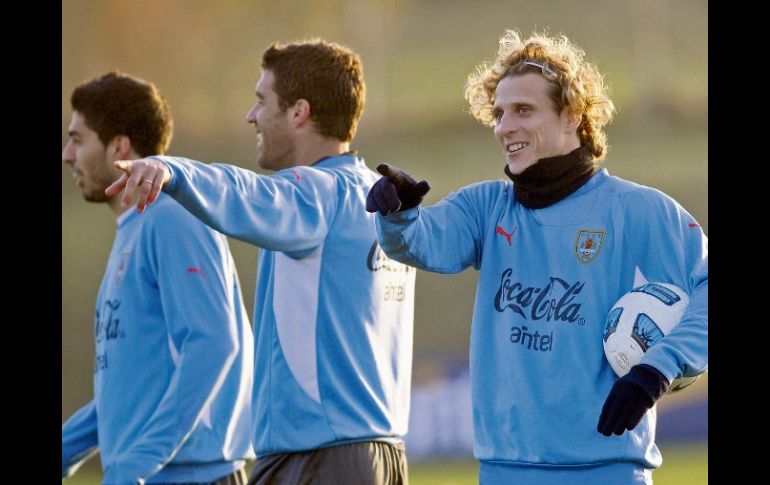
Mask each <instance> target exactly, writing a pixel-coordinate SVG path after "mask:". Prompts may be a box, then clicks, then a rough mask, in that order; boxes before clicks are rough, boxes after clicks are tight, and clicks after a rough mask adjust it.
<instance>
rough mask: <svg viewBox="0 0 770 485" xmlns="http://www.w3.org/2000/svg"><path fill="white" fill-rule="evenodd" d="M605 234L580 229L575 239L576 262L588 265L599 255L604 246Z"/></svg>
mask: <svg viewBox="0 0 770 485" xmlns="http://www.w3.org/2000/svg"><path fill="white" fill-rule="evenodd" d="M604 236H605V232H604V231H600V230H595V229H581V230H579V231H578V233H577V239H575V256H577V259H578V261H580V262H581V263H583V264H588V263H590V262H591V261H593V260H594V259H596V256H598V255H599V252H601V250H602V246H604Z"/></svg>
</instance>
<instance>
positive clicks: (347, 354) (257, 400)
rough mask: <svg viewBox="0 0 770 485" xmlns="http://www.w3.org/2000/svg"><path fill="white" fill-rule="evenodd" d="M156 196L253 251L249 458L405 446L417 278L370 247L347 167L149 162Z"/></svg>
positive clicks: (337, 163) (370, 232) (360, 189)
mask: <svg viewBox="0 0 770 485" xmlns="http://www.w3.org/2000/svg"><path fill="white" fill-rule="evenodd" d="M157 158H158V159H159V160H162V161H163V162H165V163H166V164H167V166H168V167H169V168H170V169H171V172H172V177H171V180H170V182H169V184H168V185H167V186H166V188H165V189H164V190H165V191H166V193H168V194H169V195H171V196H172V197H174V198H175V199H176V200H177V201H178V202H179V203H180V204H182V205H183V206H184V207H185V208H187V209H188V210H189V211H190V212H192V213H193V214H194V215H195V216H196V217H199V218H200V219H201V220H203V221H204V222H206V223H207V224H209V225H210V226H211V227H213V228H215V229H216V230H218V231H221V232H223V233H224V234H227V235H229V236H232V237H235V238H238V239H241V240H243V241H246V242H249V243H251V244H254V245H256V246H259V247H260V248H262V250H261V251H260V258H259V269H258V277H257V287H256V295H255V301H254V318H253V319H254V336H255V339H256V351H255V360H254V397H253V418H254V424H253V426H254V427H253V433H254V434H253V442H254V448H255V451H256V453H257V455H258V456H264V455H269V454H273V453H281V452H297V451H303V450H310V449H316V448H321V447H325V446H330V445H337V444H342V443H350V442H357V441H369V440H374V441H385V442H391V443H397V442H400V441H402V437H403V435H404V434H405V433H406V430H407V423H408V414H409V391H410V383H411V367H412V323H413V311H414V279H415V270H414V269H413V268H410V267H408V266H406V265H403V264H400V263H397V262H395V261H392V260H390V259H388V258H387V256H385V254H384V253H383V252H382V251H381V250H380V248H379V246H378V245H377V243H376V236H375V226H374V216H373V215H372V214H369V213H368V212H366V210H365V208H364V207H365V203H366V194H367V193H368V192H369V189H370V188H371V186H372V185H373V184H374V182H375V181H376V180H377V179H378V178H379V175H378V174H376V173H375V172H372V171H371V170H369V169H368V168H367V167H366V165H365V164H364V161H363V160H362V159H360V158H358V157H356V156H352V155H341V156H337V157H329V158H324V159H321V160H319V161H318V162H316V163H315V164H314V165H313V166H311V167H306V166H297V167H293V168H289V169H285V170H280V171H278V172H276V173H275V174H273V175H270V176H265V175H258V174H256V173H254V172H251V171H248V170H244V169H241V168H238V167H234V166H230V165H222V164H211V165H208V164H203V163H200V162H194V161H191V160H186V159H181V158H174V157H157Z"/></svg>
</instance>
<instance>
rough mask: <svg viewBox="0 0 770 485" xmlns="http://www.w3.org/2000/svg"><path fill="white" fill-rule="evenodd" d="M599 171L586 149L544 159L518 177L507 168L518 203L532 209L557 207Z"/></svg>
mask: <svg viewBox="0 0 770 485" xmlns="http://www.w3.org/2000/svg"><path fill="white" fill-rule="evenodd" d="M598 170H599V167H598V164H596V163H594V161H593V157H591V153H590V152H589V151H588V148H586V147H582V146H581V147H579V148H576V149H574V150H573V151H571V152H569V153H567V154H566V155H559V156H556V157H548V158H541V159H540V160H538V161H537V163H535V164H534V165H530V166H529V167H527V168H526V169H524V171H523V172H521V173H520V174H518V175H513V174H512V173H511V171H510V170H509V169H508V165H507V164H506V165H505V174H506V175H507V176H508V177H510V178H511V180H513V184H514V185H513V188H514V193H515V195H516V200H518V201H519V203H521V205H523V206H524V207H527V208H529V209H542V208H544V207H548V206H549V205H552V204H555V203H557V202H559V201H560V200H562V199H564V198H565V197H567V196H568V195H570V194H571V193H573V192H574V191H576V190H577V189H579V188H580V186H582V185H583V184H584V183H586V181H587V180H588V179H589V178H591V176H592V175H593V174H595V173H596V172H597V171H598Z"/></svg>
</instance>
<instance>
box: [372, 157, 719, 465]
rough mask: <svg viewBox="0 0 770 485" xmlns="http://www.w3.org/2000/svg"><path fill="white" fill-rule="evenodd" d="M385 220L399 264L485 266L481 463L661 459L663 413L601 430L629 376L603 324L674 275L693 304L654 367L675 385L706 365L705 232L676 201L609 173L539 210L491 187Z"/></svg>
mask: <svg viewBox="0 0 770 485" xmlns="http://www.w3.org/2000/svg"><path fill="white" fill-rule="evenodd" d="M377 228H378V238H379V241H380V244H381V246H382V248H383V250H384V251H385V252H386V253H387V254H388V255H389V256H390V257H391V258H393V259H395V260H397V261H401V262H403V263H406V264H409V265H412V266H415V267H417V268H421V269H424V270H426V271H433V272H439V273H455V272H459V271H462V270H463V269H465V268H467V267H469V266H472V267H474V268H476V269H477V270H478V271H479V282H478V287H477V291H476V300H475V304H474V311H473V321H472V328H471V342H470V371H471V387H472V402H473V419H474V429H475V443H474V454H475V456H476V458H477V459H479V460H481V461H482V463H483V462H484V461H488V462H490V463H492V462H494V463H503V464H507V465H510V466H512V467H516V466H522V467H525V466H530V467H531V466H533V465H534V466H543V467H547V466H551V467H552V466H554V465H557V466H558V465H588V464H607V463H622V462H626V463H629V462H630V463H638V464H639V465H641V466H642V467H644V468H654V467H657V466H659V465H660V463H661V456H660V453H659V450H658V448H657V447H656V446H655V443H654V438H655V420H656V414H655V408H654V407H653V409H651V410H650V411H648V412H647V413H646V414H645V416H644V417H643V418H642V421H641V423H640V424H639V425H638V426H637V427H636V428H634V429H633V430H632V431H629V432H626V433H624V434H623V435H621V436H611V437H605V436H603V435H601V434H600V433H598V432H597V430H596V426H597V422H598V419H599V414H600V412H601V409H602V405H603V404H604V401H605V399H606V398H607V395H608V394H609V391H610V388H611V387H612V385H613V384H614V383H615V381H616V380H617V376H616V375H615V374H614V372H613V371H612V369H611V367H610V365H609V363H608V362H607V361H606V358H605V356H604V352H603V346H602V332H603V328H604V323H605V321H606V318H607V313H608V312H609V310H610V308H611V307H612V305H613V304H614V303H615V301H617V299H618V298H619V297H620V296H621V295H623V294H624V293H626V292H628V291H629V290H631V289H632V288H633V287H634V281H635V278H639V277H640V276H641V277H643V278H646V279H647V280H648V281H655V282H668V283H673V284H675V285H677V286H679V287H681V288H683V289H684V290H685V291H687V293H688V294H689V295H690V299H691V302H690V305H689V307H688V309H687V311H686V312H685V314H684V316H683V317H682V320H681V321H680V323H679V324H678V325H677V326H676V327H675V329H674V330H673V331H672V332H670V333H669V334H668V335H666V336H665V337H664V338H663V339H661V340H660V341H659V342H658V343H657V344H656V345H655V346H653V347H651V348H650V349H649V350H648V351H647V353H646V354H645V355H644V358H643V359H642V363H644V364H649V365H652V366H653V367H655V368H656V369H658V370H660V371H661V373H663V375H665V376H666V378H667V379H669V381H671V380H672V379H674V378H676V377H679V376H693V375H697V374H699V373H701V372H703V371H705V370H706V368H707V363H708V361H707V357H708V355H707V338H708V323H707V322H708V311H707V302H708V255H707V238H706V236H705V235H704V234H703V232H702V230H701V227H700V225H699V224H698V223H697V222H696V221H695V220H694V219H693V217H692V216H690V214H688V213H687V212H686V211H685V210H684V209H683V208H682V207H680V206H679V205H678V204H677V203H676V202H675V201H674V200H673V199H671V198H670V197H668V196H666V195H665V194H663V193H662V192H660V191H658V190H655V189H652V188H649V187H644V186H641V185H637V184H634V183H631V182H628V181H625V180H622V179H619V178H617V177H613V176H610V175H609V174H608V173H607V171H606V170H601V171H599V172H597V173H596V174H595V175H594V176H593V177H592V178H591V179H589V181H588V182H587V183H586V184H584V185H583V186H582V187H581V188H580V189H578V190H577V191H576V192H574V193H573V194H572V195H570V196H569V197H567V198H565V199H563V200H561V201H559V202H557V203H556V204H554V205H552V206H550V207H547V208H542V209H536V210H532V209H528V208H526V207H524V206H522V205H521V204H519V203H518V202H517V201H516V200H515V198H514V191H513V184H512V183H511V182H509V181H502V180H501V181H488V182H482V183H478V184H474V185H470V186H468V187H465V188H463V189H460V190H459V191H457V192H455V193H453V194H451V195H450V196H448V197H446V198H445V199H444V200H442V201H440V202H439V203H438V204H435V205H433V206H431V207H417V208H413V209H410V210H407V211H404V212H401V213H396V214H391V215H388V216H381V215H380V214H378V216H377ZM637 281H638V279H637Z"/></svg>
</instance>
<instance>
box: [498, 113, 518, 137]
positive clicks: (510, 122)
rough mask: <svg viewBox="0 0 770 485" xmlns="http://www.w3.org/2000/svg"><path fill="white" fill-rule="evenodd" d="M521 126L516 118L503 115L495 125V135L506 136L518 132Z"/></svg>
mask: <svg viewBox="0 0 770 485" xmlns="http://www.w3.org/2000/svg"><path fill="white" fill-rule="evenodd" d="M518 128H519V124H518V122H517V120H516V117H515V116H511V115H509V114H508V113H503V116H502V117H501V118H500V121H499V122H498V123H497V124H496V125H495V135H497V136H505V135H507V134H509V133H515V132H516V130H518Z"/></svg>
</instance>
